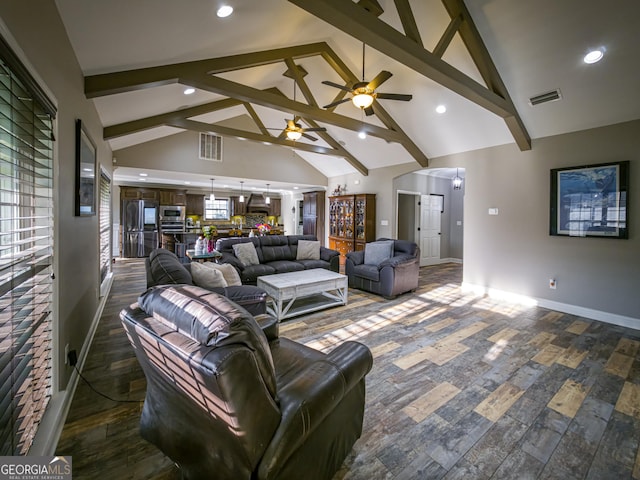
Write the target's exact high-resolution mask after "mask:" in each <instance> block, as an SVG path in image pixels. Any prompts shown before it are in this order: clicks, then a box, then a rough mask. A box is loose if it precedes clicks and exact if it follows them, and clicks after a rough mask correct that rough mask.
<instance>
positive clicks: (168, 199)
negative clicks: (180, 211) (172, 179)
mask: <svg viewBox="0 0 640 480" xmlns="http://www.w3.org/2000/svg"><path fill="white" fill-rule="evenodd" d="M159 196H160V205H169V206H173V205H176V206H186V205H187V191H186V190H160V192H159Z"/></svg>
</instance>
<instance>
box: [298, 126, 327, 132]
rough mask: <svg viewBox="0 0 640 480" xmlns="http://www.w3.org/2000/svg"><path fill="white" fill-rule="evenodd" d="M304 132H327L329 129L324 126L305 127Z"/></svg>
mask: <svg viewBox="0 0 640 480" xmlns="http://www.w3.org/2000/svg"><path fill="white" fill-rule="evenodd" d="M302 131H303V132H326V131H327V129H326V128H324V127H316V128H303V129H302Z"/></svg>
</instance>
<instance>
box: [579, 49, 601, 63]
mask: <svg viewBox="0 0 640 480" xmlns="http://www.w3.org/2000/svg"><path fill="white" fill-rule="evenodd" d="M602 57H604V48H598V49H596V50H591V51H590V52H589V53H587V54H586V55H585V56H584V59H583V60H584V63H596V62H599V61H600V60H602Z"/></svg>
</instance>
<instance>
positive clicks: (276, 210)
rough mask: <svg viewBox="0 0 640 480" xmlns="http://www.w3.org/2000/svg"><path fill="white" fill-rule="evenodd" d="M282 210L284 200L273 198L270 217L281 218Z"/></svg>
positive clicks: (270, 205)
mask: <svg viewBox="0 0 640 480" xmlns="http://www.w3.org/2000/svg"><path fill="white" fill-rule="evenodd" d="M280 210H282V199H280V198H274V197H271V203H270V204H269V215H271V216H274V217H279V216H280V215H281V212H280Z"/></svg>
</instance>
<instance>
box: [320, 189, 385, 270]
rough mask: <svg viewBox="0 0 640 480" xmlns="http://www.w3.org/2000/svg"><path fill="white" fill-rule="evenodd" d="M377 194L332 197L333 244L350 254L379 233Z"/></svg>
mask: <svg viewBox="0 0 640 480" xmlns="http://www.w3.org/2000/svg"><path fill="white" fill-rule="evenodd" d="M375 228H376V196H375V194H372V193H363V194H358V195H339V196H335V197H329V248H331V249H333V250H337V251H339V252H340V264H341V265H344V262H345V260H346V254H347V253H349V252H353V251H354V250H364V245H365V244H366V243H367V242H372V241H373V240H375V237H376V232H375Z"/></svg>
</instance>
